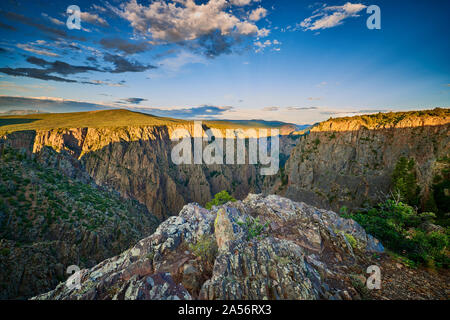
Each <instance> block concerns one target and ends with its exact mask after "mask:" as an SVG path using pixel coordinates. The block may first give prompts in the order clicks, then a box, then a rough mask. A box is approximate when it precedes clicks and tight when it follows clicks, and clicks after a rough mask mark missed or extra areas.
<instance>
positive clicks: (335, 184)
mask: <svg viewBox="0 0 450 320" xmlns="http://www.w3.org/2000/svg"><path fill="white" fill-rule="evenodd" d="M449 155H450V111H449V109H436V110H432V111H422V112H420V111H419V112H406V113H391V114H378V115H371V116H361V117H352V118H340V119H331V120H329V121H325V122H323V123H320V124H318V125H316V126H315V127H313V128H312V129H311V130H310V131H309V132H308V133H306V134H305V135H303V136H302V137H301V138H300V140H299V142H298V144H297V145H296V147H295V148H294V149H293V151H292V153H291V156H290V158H289V160H288V161H287V163H286V166H285V168H283V169H282V170H281V174H280V175H279V176H278V177H277V178H276V179H268V180H267V181H266V182H265V191H266V192H267V193H277V194H280V195H284V196H286V197H288V198H290V199H294V200H299V201H305V202H307V203H310V204H314V205H316V206H318V207H321V208H332V209H334V210H339V209H340V208H341V207H342V206H344V205H345V206H347V207H349V208H358V207H361V206H362V205H364V204H365V203H367V202H373V201H376V200H377V199H378V197H380V196H382V195H383V194H387V193H388V192H389V190H390V188H391V175H392V172H393V170H394V168H395V165H396V163H397V162H398V160H399V159H400V158H401V157H406V158H412V159H414V160H415V163H416V171H417V172H416V175H417V181H418V185H419V186H420V188H421V196H422V205H423V204H424V202H426V200H427V199H428V198H429V195H430V189H431V186H432V185H433V179H434V177H435V176H436V175H438V174H440V172H441V171H442V170H443V168H444V167H447V168H448V161H445V159H448V158H449Z"/></svg>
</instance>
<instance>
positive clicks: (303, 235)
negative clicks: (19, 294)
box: [34, 195, 384, 300]
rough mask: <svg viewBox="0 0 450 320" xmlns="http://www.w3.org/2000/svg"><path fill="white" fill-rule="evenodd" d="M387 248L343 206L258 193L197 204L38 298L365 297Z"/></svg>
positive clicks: (184, 209)
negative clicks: (364, 283) (370, 270)
mask: <svg viewBox="0 0 450 320" xmlns="http://www.w3.org/2000/svg"><path fill="white" fill-rule="evenodd" d="M349 238H352V239H353V240H354V241H352V244H350V242H349V240H348V239H349ZM383 250H384V249H383V246H382V245H381V243H379V242H378V241H377V240H376V239H374V238H373V237H372V236H370V235H368V234H366V233H365V231H364V230H363V228H362V227H360V226H359V225H358V224H357V223H356V222H354V221H352V220H346V219H343V218H340V217H339V216H338V215H337V214H336V213H334V212H331V211H326V210H320V209H317V208H314V207H312V206H308V205H306V204H304V203H297V202H293V201H291V200H288V199H285V198H281V197H279V196H274V195H271V196H268V197H264V196H262V195H249V196H248V197H247V198H246V199H245V200H243V201H238V202H236V203H229V204H227V205H224V206H222V207H219V208H217V207H214V208H213V209H212V210H211V211H208V210H206V209H204V208H202V207H200V206H199V205H197V204H189V205H187V206H185V207H184V208H183V209H182V210H181V212H180V214H179V215H178V216H174V217H171V218H169V219H168V220H166V221H165V222H163V223H162V224H161V225H160V226H159V228H158V229H157V230H156V232H155V233H154V234H153V235H152V236H150V237H149V238H146V239H143V240H141V241H140V242H139V243H138V244H137V245H136V246H134V247H133V248H131V249H129V250H127V251H125V252H123V253H122V254H120V255H119V256H116V257H114V258H110V259H108V260H105V261H103V262H101V263H100V264H98V265H97V266H95V267H93V268H91V269H84V270H82V271H80V279H81V282H80V287H79V288H69V287H67V286H66V284H65V283H60V284H59V285H58V286H57V287H56V289H55V290H53V291H50V292H48V293H45V294H42V295H39V296H37V297H35V298H34V299H231V300H234V299H359V298H360V296H359V294H358V292H357V291H356V290H355V289H354V288H353V286H352V282H351V279H350V275H351V274H353V273H356V274H357V273H362V272H365V268H366V267H367V263H368V261H369V260H368V259H369V257H370V256H372V255H373V253H374V252H375V253H380V252H383ZM210 262H211V263H210ZM363 270H364V271H363Z"/></svg>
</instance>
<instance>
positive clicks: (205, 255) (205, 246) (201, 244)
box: [189, 235, 218, 264]
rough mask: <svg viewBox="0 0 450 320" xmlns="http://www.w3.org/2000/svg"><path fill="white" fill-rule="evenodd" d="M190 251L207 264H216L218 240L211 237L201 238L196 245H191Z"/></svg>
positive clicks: (204, 236)
mask: <svg viewBox="0 0 450 320" xmlns="http://www.w3.org/2000/svg"><path fill="white" fill-rule="evenodd" d="M189 249H191V251H192V252H193V253H194V255H195V256H196V257H198V258H200V259H202V260H203V261H204V262H206V263H210V264H214V261H215V259H216V255H217V252H218V248H217V242H216V238H215V237H214V236H211V235H203V236H201V237H200V238H199V239H198V240H197V242H196V243H195V244H190V245H189Z"/></svg>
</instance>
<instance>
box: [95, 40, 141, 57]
mask: <svg viewBox="0 0 450 320" xmlns="http://www.w3.org/2000/svg"><path fill="white" fill-rule="evenodd" d="M100 44H101V46H102V47H103V48H105V49H113V50H115V51H118V52H122V53H126V54H135V53H140V52H144V51H146V50H147V49H148V48H149V44H148V43H146V42H137V43H135V42H131V41H128V40H125V39H121V38H104V39H101V40H100Z"/></svg>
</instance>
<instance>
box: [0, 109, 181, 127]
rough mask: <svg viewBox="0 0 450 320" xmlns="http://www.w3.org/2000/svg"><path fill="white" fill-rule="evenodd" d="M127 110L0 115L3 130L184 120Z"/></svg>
mask: <svg viewBox="0 0 450 320" xmlns="http://www.w3.org/2000/svg"><path fill="white" fill-rule="evenodd" d="M185 122H186V121H183V120H176V119H170V118H160V117H155V116H152V115H147V114H143V113H138V112H131V111H128V110H105V111H103V110H102V111H90V112H76V113H43V114H32V115H24V116H17V115H14V116H4V117H0V131H3V132H4V131H7V132H12V131H22V130H45V129H56V128H58V129H59V128H86V127H89V128H102V127H125V126H158V125H167V124H176V123H185Z"/></svg>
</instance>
